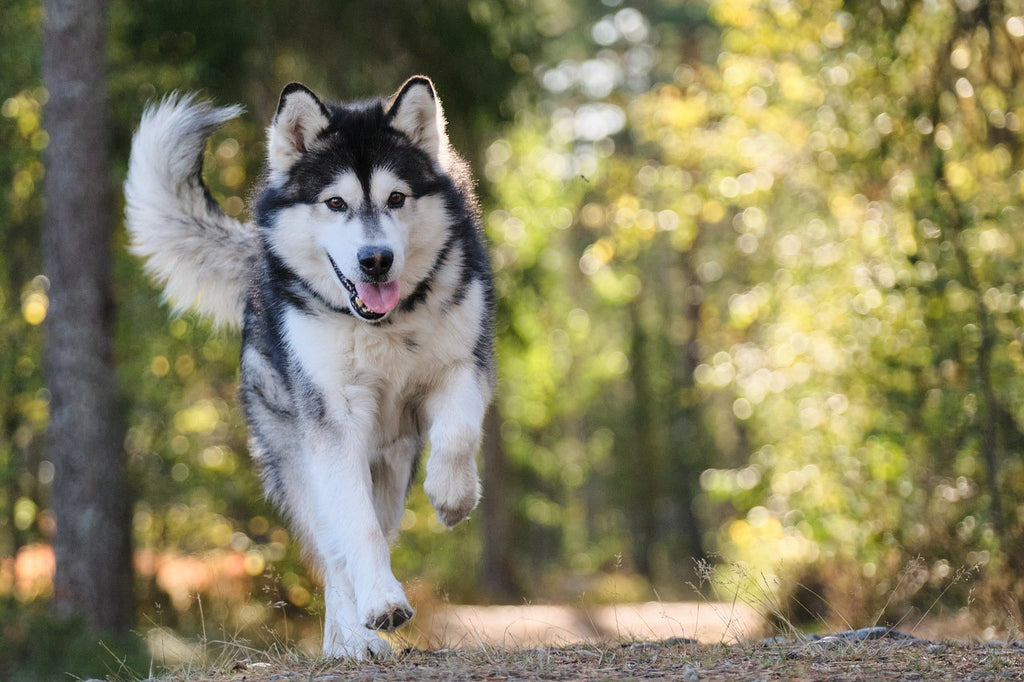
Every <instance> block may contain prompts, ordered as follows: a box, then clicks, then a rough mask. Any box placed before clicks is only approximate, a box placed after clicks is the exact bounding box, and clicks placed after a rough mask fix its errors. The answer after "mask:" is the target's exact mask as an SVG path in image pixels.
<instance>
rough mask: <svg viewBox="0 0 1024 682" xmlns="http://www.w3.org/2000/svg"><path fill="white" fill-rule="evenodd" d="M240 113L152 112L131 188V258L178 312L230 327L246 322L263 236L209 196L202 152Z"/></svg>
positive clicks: (136, 142) (157, 108)
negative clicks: (191, 312) (133, 256)
mask: <svg viewBox="0 0 1024 682" xmlns="http://www.w3.org/2000/svg"><path fill="white" fill-rule="evenodd" d="M241 112H242V108H241V107H238V106H231V107H220V108H218V107H214V106H212V105H211V104H210V103H208V102H202V101H197V100H196V98H195V96H194V95H170V96H168V97H166V98H164V99H163V100H162V101H161V102H159V103H158V104H153V105H150V106H149V107H148V108H147V109H146V111H145V113H144V114H143V115H142V121H141V123H140V124H139V129H138V130H137V131H136V132H135V137H134V138H133V139H132V152H131V161H130V162H129V165H128V178H127V180H126V181H125V218H126V224H127V227H128V232H129V234H130V235H131V240H132V243H131V250H132V252H133V253H135V254H136V255H138V256H142V257H143V258H145V259H146V266H145V267H146V272H147V273H148V274H149V275H150V276H151V277H153V279H155V280H156V281H157V282H159V283H160V284H162V285H163V287H164V296H165V298H166V299H168V300H170V301H171V303H172V304H173V305H174V307H175V309H176V310H177V311H179V312H180V311H184V310H187V309H189V308H192V309H194V310H196V311H197V312H199V313H200V314H203V315H207V316H209V317H212V318H213V319H214V321H215V322H216V323H217V324H220V325H226V326H238V325H239V324H240V323H241V320H242V311H243V309H244V306H245V296H246V291H247V288H248V283H249V278H250V276H251V270H252V267H253V263H254V262H255V259H256V257H257V254H258V250H259V236H258V233H257V230H256V227H255V225H252V224H245V223H241V222H239V221H237V220H235V219H234V218H231V217H230V216H228V215H227V214H225V213H224V211H223V210H222V209H221V207H220V205H219V204H218V203H217V202H216V200H215V199H214V198H213V197H212V196H211V195H210V192H209V190H208V189H207V188H206V185H205V184H204V183H203V177H202V170H203V150H204V148H205V145H206V139H207V138H208V137H209V136H210V134H211V133H213V131H214V130H216V129H217V128H219V127H220V126H221V125H223V124H224V123H225V122H226V121H229V120H231V119H232V118H234V117H236V116H238V115H239V114H240V113H241Z"/></svg>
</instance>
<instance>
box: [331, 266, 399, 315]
mask: <svg viewBox="0 0 1024 682" xmlns="http://www.w3.org/2000/svg"><path fill="white" fill-rule="evenodd" d="M388 253H389V254H390V252H388ZM327 259H328V260H329V261H330V262H331V267H333V268H334V274H335V275H337V277H338V281H339V282H341V286H343V287H345V290H346V291H348V295H349V296H348V300H349V308H350V309H351V310H352V313H353V314H354V315H355V316H356V317H358V318H360V319H363V320H366V321H367V322H377V321H379V320H381V319H383V318H384V317H385V316H387V314H388V313H390V312H391V311H392V310H394V308H395V306H397V305H398V300H399V297H400V291H399V284H398V282H397V281H390V282H359V283H358V284H357V283H356V282H353V281H352V280H350V279H349V278H348V277H346V276H345V275H344V273H342V271H341V268H339V267H338V264H337V263H335V262H334V259H333V258H332V257H331V255H330V254H327ZM362 260H363V259H361V261H360V263H361V264H360V267H361V268H362V269H363V270H364V271H366V270H367V266H366V265H365V264H363V263H362ZM390 264H391V263H390V259H388V263H387V265H388V267H390ZM377 268H378V273H377V274H378V275H379V274H380V272H379V270H382V269H383V270H384V271H385V272H386V269H385V268H381V267H380V264H379V262H378V265H377Z"/></svg>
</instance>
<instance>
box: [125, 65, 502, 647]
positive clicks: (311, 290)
mask: <svg viewBox="0 0 1024 682" xmlns="http://www.w3.org/2000/svg"><path fill="white" fill-rule="evenodd" d="M239 113H240V109H238V108H236V107H225V108H214V107H213V106H211V105H210V104H208V103H205V102H200V101H197V100H196V99H195V98H194V97H192V96H190V95H186V96H170V97H168V98H165V99H164V100H163V101H162V102H160V103H159V104H157V105H155V106H152V107H150V108H149V109H147V110H146V112H145V113H144V115H143V117H142V122H141V124H140V126H139V129H138V131H137V132H136V134H135V137H134V139H133V141H132V153H131V162H130V167H129V171H128V178H127V181H126V184H125V195H126V203H127V209H126V213H127V225H128V229H129V232H130V234H131V237H132V249H133V251H134V252H135V253H136V254H138V255H140V256H142V257H144V258H145V259H146V267H147V271H148V272H149V273H150V275H151V276H153V277H154V278H155V279H156V280H158V281H159V282H160V283H162V284H163V285H164V288H165V293H166V296H167V297H168V298H169V299H170V300H171V301H172V302H173V303H174V304H175V305H176V306H177V307H178V309H179V310H182V309H186V308H194V309H195V310H197V311H198V312H200V313H203V314H206V315H208V316H210V317H212V318H213V319H214V320H216V321H217V322H218V323H221V324H225V325H239V324H241V326H242V329H243V336H242V339H243V343H242V358H241V389H240V397H241V403H242V407H243V409H244V412H245V415H246V418H247V420H248V423H249V428H250V438H249V440H250V449H251V451H252V455H253V457H254V458H255V459H256V461H257V462H258V463H259V465H260V468H261V471H262V474H263V480H264V484H265V488H266V492H267V494H268V496H269V497H270V498H271V499H272V500H274V501H275V502H276V503H277V504H278V505H279V506H280V507H281V508H282V509H283V511H284V512H285V514H286V515H287V517H288V518H289V520H290V523H291V524H292V526H293V528H294V530H295V531H296V532H297V533H298V534H299V535H300V536H301V537H302V539H303V541H304V543H305V546H306V549H307V550H308V552H309V554H310V555H311V556H312V557H313V559H314V560H315V562H316V564H317V565H318V567H319V568H320V570H321V571H322V573H323V578H324V589H325V597H326V604H327V613H326V622H325V628H324V649H323V651H324V655H325V656H329V657H336V656H348V657H354V658H363V657H365V656H367V655H371V656H372V655H380V654H382V653H384V652H386V651H388V650H389V646H388V644H387V642H386V641H385V640H383V639H381V638H380V637H379V635H378V633H377V631H379V630H391V629H394V628H396V627H398V626H399V625H401V624H402V623H403V622H405V621H406V620H408V619H409V618H410V617H412V615H413V610H412V607H411V606H410V605H409V602H408V601H407V599H406V597H405V594H404V592H403V590H402V585H401V584H400V583H399V582H398V580H396V579H395V577H394V575H393V573H392V571H391V567H390V548H389V542H390V541H391V540H393V539H394V537H395V535H396V533H397V530H398V526H399V521H400V519H401V517H402V513H403V511H404V500H405V496H406V493H407V492H408V490H409V486H410V485H411V482H412V478H413V476H414V473H415V470H416V466H417V461H418V459H419V455H420V452H421V450H422V449H423V447H424V445H425V441H427V440H429V443H430V455H429V457H428V459H427V462H426V479H425V482H424V488H425V490H426V493H427V496H428V497H429V499H430V502H431V504H433V506H434V508H435V509H436V510H437V512H438V515H439V516H440V518H441V520H442V521H443V522H444V523H445V524H446V525H448V526H453V525H455V524H456V523H458V522H459V521H461V520H462V519H464V518H466V516H467V515H468V514H469V512H470V511H471V510H472V509H473V508H474V506H475V505H476V503H477V501H478V499H479V496H480V485H479V479H478V477H477V471H476V462H475V456H476V452H477V450H478V447H479V443H480V437H481V425H482V422H483V418H484V412H485V410H486V408H487V405H488V403H489V402H490V399H491V393H492V390H493V385H494V378H493V377H494V367H493V364H494V363H493V342H492V322H491V319H492V286H491V276H490V266H489V262H488V257H487V252H486V249H485V245H484V241H483V237H482V235H481V229H480V220H479V212H478V208H477V205H476V200H475V197H474V195H473V192H472V187H471V182H470V180H469V175H468V172H467V169H466V166H465V164H464V163H463V162H462V161H461V160H460V159H459V158H458V156H457V155H455V154H454V153H453V151H452V150H451V149H450V148H449V144H448V139H447V136H446V133H445V122H444V116H443V113H442V110H441V106H440V102H439V101H438V98H437V96H436V94H435V91H434V87H433V85H432V84H431V82H430V81H429V80H428V79H426V78H423V77H415V78H412V79H410V80H409V81H408V82H406V83H405V85H403V86H402V88H401V89H400V90H399V92H398V93H397V94H396V95H395V96H394V97H392V98H390V99H389V100H372V101H366V102H359V103H350V104H331V103H325V102H322V101H321V100H320V99H318V98H317V96H316V95H314V94H313V93H312V92H310V91H309V90H308V89H306V88H305V87H303V86H302V85H299V84H294V83H293V84H291V85H289V86H287V87H286V88H285V89H284V91H283V93H282V94H281V100H280V104H279V106H278V109H277V114H276V116H275V117H274V121H273V123H272V124H271V125H270V127H269V128H268V130H267V172H266V179H265V184H264V186H263V187H262V189H261V191H260V192H259V193H258V199H257V201H256V204H255V211H254V214H255V220H254V223H252V224H242V223H240V222H238V221H236V220H234V219H232V218H230V217H228V216H227V215H225V214H224V212H223V211H222V210H221V208H220V206H219V205H218V204H217V202H216V201H214V200H213V199H212V197H211V196H210V194H209V192H208V191H207V190H206V187H205V185H204V184H203V180H202V175H201V173H202V155H203V148H204V146H205V143H206V139H207V137H208V136H209V135H210V133H211V132H212V131H213V130H215V129H216V128H217V127H218V126H220V125H221V124H223V123H224V122H225V121H227V120H229V119H231V118H233V117H234V116H237V115H238V114H239Z"/></svg>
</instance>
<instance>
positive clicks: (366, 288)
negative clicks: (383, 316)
mask: <svg viewBox="0 0 1024 682" xmlns="http://www.w3.org/2000/svg"><path fill="white" fill-rule="evenodd" d="M355 285H356V293H357V294H358V295H359V298H361V299H362V300H363V305H365V306H366V307H367V308H369V309H370V310H372V311H373V312H375V313H386V312H390V311H391V309H392V308H394V307H395V306H396V305H398V299H399V296H400V292H399V286H398V282H384V283H383V284H371V283H369V282H355Z"/></svg>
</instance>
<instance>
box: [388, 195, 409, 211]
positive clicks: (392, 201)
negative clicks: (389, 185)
mask: <svg viewBox="0 0 1024 682" xmlns="http://www.w3.org/2000/svg"><path fill="white" fill-rule="evenodd" d="M404 203H405V195H404V194H402V193H401V192H392V193H391V194H389V195H388V208H402V205H403V204H404Z"/></svg>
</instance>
